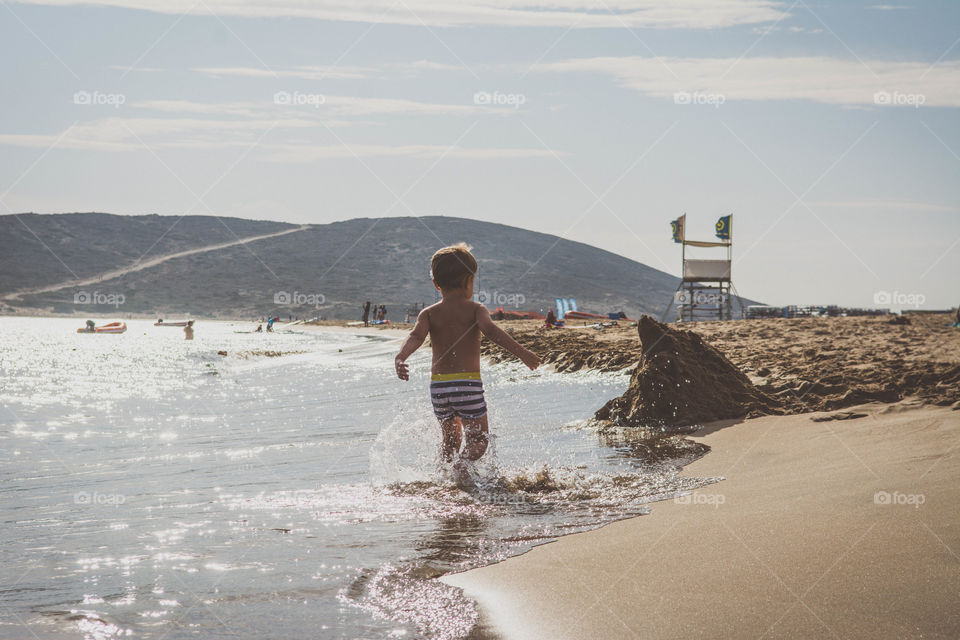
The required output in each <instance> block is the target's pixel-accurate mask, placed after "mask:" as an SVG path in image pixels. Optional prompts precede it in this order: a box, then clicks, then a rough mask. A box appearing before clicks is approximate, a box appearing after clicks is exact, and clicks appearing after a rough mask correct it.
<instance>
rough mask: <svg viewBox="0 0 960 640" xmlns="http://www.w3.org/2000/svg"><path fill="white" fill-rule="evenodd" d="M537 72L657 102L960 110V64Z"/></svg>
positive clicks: (570, 65) (757, 64)
mask: <svg viewBox="0 0 960 640" xmlns="http://www.w3.org/2000/svg"><path fill="white" fill-rule="evenodd" d="M533 70H534V71H539V72H545V73H546V72H549V73H594V74H603V75H608V76H610V77H612V78H613V79H614V80H615V82H616V83H617V84H619V85H620V86H622V87H625V88H628V89H633V90H635V91H639V92H641V93H644V94H647V95H650V96H653V97H657V98H671V99H672V98H673V97H674V95H675V94H677V93H681V92H701V93H704V94H718V95H722V96H723V97H724V98H725V100H726V102H730V101H736V100H810V101H814V102H823V103H828V104H837V105H883V104H884V103H883V102H882V99H881V101H879V102H878V101H877V99H876V96H877V94H878V93H887V94H891V95H893V96H894V98H893V100H892V101H891V102H890V103H889V104H904V105H909V104H910V103H909V102H901V103H898V102H897V101H896V96H897V95H912V96H918V95H919V96H923V102H922V104H923V106H925V107H931V106H938V107H957V106H960V62H942V63H939V64H936V65H929V64H927V63H922V62H886V61H877V60H868V61H865V62H864V63H861V62H859V61H857V60H844V59H837V58H827V57H793V58H772V57H761V58H743V59H742V60H741V59H736V58H644V57H616V58H615V57H604V58H581V59H573V60H566V61H562V62H555V63H548V64H540V65H537V66H535V67H534V69H533Z"/></svg>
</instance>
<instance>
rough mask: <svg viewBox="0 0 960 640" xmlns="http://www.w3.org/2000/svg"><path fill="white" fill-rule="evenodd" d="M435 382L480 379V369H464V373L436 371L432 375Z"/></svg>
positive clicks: (431, 377)
mask: <svg viewBox="0 0 960 640" xmlns="http://www.w3.org/2000/svg"><path fill="white" fill-rule="evenodd" d="M430 379H431V380H433V381H434V382H447V381H448V380H479V379H480V372H479V371H464V372H463V373H435V374H433V375H432V376H430Z"/></svg>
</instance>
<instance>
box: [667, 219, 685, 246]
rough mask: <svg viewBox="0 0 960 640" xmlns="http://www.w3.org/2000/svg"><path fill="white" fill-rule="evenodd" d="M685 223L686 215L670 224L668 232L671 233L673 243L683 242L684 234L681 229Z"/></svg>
mask: <svg viewBox="0 0 960 640" xmlns="http://www.w3.org/2000/svg"><path fill="white" fill-rule="evenodd" d="M686 221H687V214H683V215H682V216H680V217H679V218H677V219H676V220H672V221H671V222H670V230H671V231H673V241H674V242H683V240H684V233H683V227H684V225H685V224H686Z"/></svg>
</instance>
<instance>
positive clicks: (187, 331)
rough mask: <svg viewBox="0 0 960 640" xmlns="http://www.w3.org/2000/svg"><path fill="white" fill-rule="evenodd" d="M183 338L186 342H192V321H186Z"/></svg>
mask: <svg viewBox="0 0 960 640" xmlns="http://www.w3.org/2000/svg"><path fill="white" fill-rule="evenodd" d="M183 337H184V338H185V339H186V340H193V320H188V321H187V326H185V327H184V328H183Z"/></svg>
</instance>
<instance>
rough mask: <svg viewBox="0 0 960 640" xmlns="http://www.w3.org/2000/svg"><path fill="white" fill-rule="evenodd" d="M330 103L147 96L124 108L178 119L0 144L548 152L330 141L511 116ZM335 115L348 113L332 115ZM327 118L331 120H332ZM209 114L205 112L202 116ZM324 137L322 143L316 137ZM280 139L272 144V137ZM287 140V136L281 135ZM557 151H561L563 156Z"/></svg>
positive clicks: (114, 121)
mask: <svg viewBox="0 0 960 640" xmlns="http://www.w3.org/2000/svg"><path fill="white" fill-rule="evenodd" d="M328 100H329V105H327V104H325V105H324V107H327V106H329V107H330V108H329V109H328V110H327V111H326V112H323V111H318V110H315V109H314V108H312V107H309V106H304V107H290V106H282V105H281V106H277V105H273V104H266V103H257V102H232V103H218V104H210V103H197V102H190V101H185V100H144V101H139V102H133V103H131V104H130V105H128V106H127V107H125V108H130V109H136V110H142V111H152V112H157V113H162V114H173V115H176V116H178V117H169V116H166V115H165V116H161V117H156V116H154V117H129V116H124V115H117V116H110V117H105V118H98V119H95V120H91V121H88V122H83V123H81V124H77V125H74V126H72V127H70V128H68V129H66V130H64V131H61V132H59V133H55V134H16V133H4V134H0V145H7V146H16V147H30V148H38V149H47V148H50V147H54V148H56V149H68V150H81V151H99V152H131V151H144V150H146V149H150V150H157V151H159V150H162V149H197V150H215V149H228V148H248V147H250V146H252V145H256V147H257V150H256V156H257V157H259V158H261V159H262V160H265V161H267V162H276V163H309V162H315V161H319V160H324V159H329V158H350V157H357V156H359V157H409V158H437V157H439V156H441V155H442V156H444V157H449V158H462V159H477V160H485V159H515V158H536V157H546V156H550V155H552V153H551V152H550V151H548V150H544V149H540V148H537V149H525V148H499V147H479V148H471V147H456V148H454V149H449V148H448V147H446V146H443V145H431V144H403V145H387V144H350V143H348V144H347V145H344V144H335V145H330V144H327V143H328V142H329V136H327V135H326V134H328V133H329V131H328V129H333V128H338V127H347V126H353V125H356V124H375V123H369V122H363V121H359V120H356V119H354V118H356V116H362V115H377V114H398V113H433V112H434V109H437V110H438V111H436V113H445V114H448V113H454V114H459V113H461V110H463V111H462V112H463V113H472V114H477V113H484V112H495V113H498V114H499V113H502V112H508V113H515V111H514V110H513V109H499V108H495V107H493V108H491V107H477V106H459V105H430V104H426V103H418V102H412V101H409V100H393V99H380V98H356V97H350V96H330V97H329V98H328ZM337 114H342V115H343V116H349V117H350V118H349V119H347V118H345V117H344V118H340V119H337ZM331 115H332V116H333V117H331ZM205 116H209V117H205ZM322 138H327V140H326V141H324V142H318V139H322ZM278 139H279V140H280V141H277V140H278ZM284 139H286V141H285V140H284ZM561 155H562V154H561Z"/></svg>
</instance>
